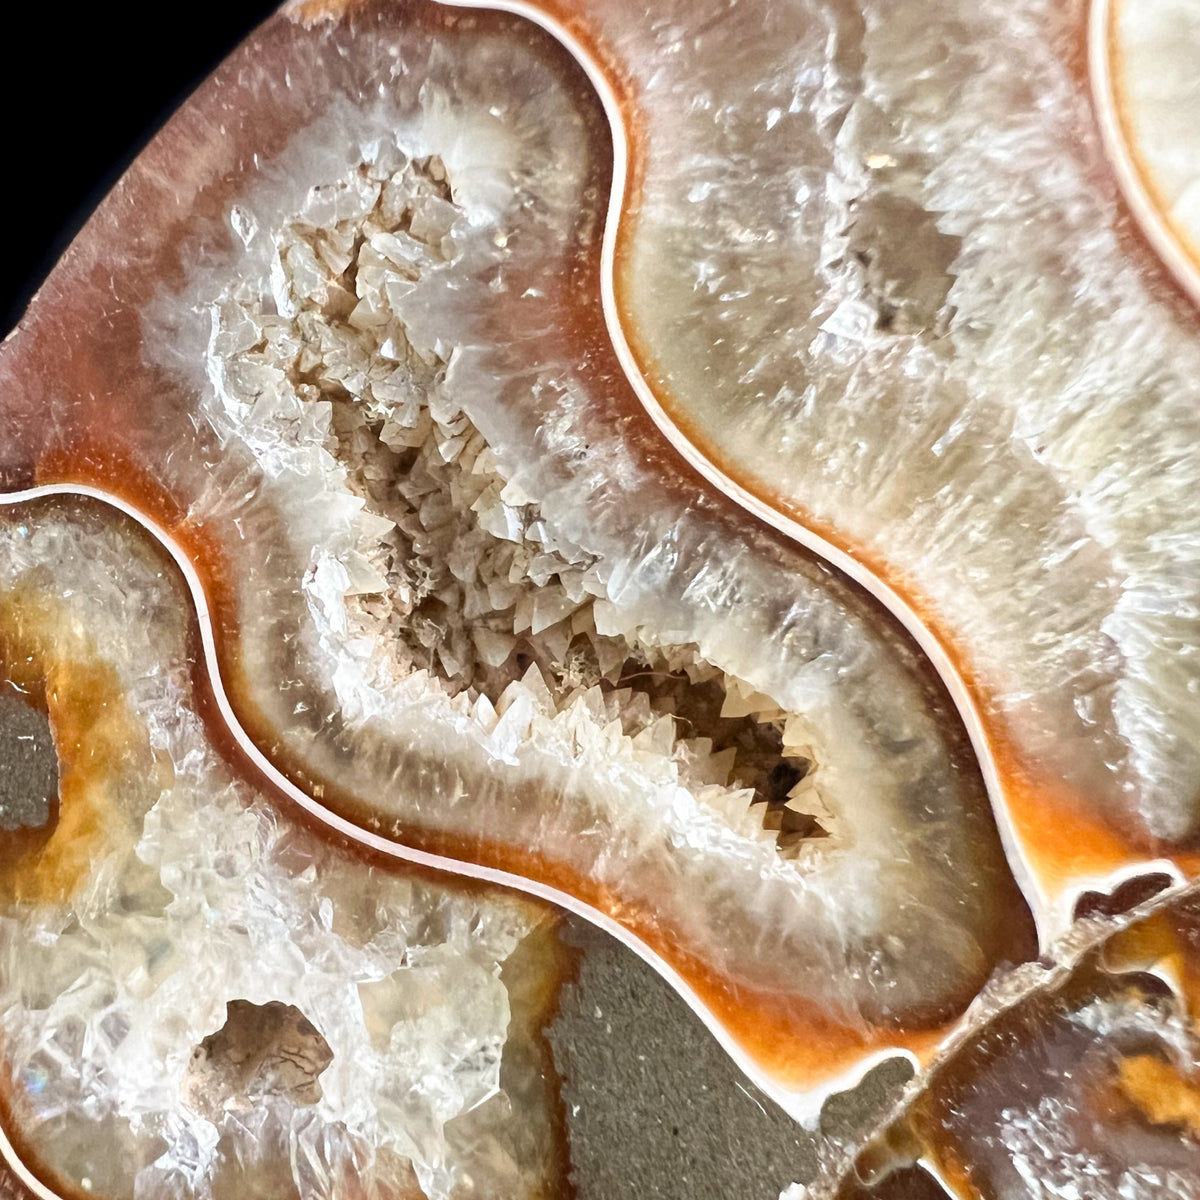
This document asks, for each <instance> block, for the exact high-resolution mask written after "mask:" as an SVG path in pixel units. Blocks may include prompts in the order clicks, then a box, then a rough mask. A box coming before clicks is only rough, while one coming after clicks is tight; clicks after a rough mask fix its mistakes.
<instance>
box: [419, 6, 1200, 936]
mask: <svg viewBox="0 0 1200 1200" xmlns="http://www.w3.org/2000/svg"><path fill="white" fill-rule="evenodd" d="M436 2H437V3H439V4H443V5H446V6H447V7H451V8H482V9H488V10H492V11H497V12H505V13H510V14H512V15H514V16H519V17H523V18H524V19H526V20H528V21H532V22H533V23H534V24H535V25H537V26H539V27H540V28H541V29H544V30H545V31H546V32H547V33H549V34H550V35H551V36H552V37H553V38H554V39H555V40H556V41H558V42H559V44H560V45H562V46H563V48H564V49H565V50H567V52H568V53H569V54H570V55H571V56H572V57H573V58H574V59H575V60H576V62H577V63H578V64H579V66H580V69H581V70H582V71H583V72H584V74H585V75H586V76H587V78H588V82H589V83H591V85H592V87H593V88H594V89H595V91H596V94H597V96H598V97H599V99H600V102H601V105H602V107H603V109H604V114H605V117H606V118H607V120H608V123H609V128H610V131H611V134H612V142H613V180H612V188H611V190H610V192H609V199H608V211H607V213H606V215H605V222H604V236H603V241H602V243H601V252H600V284H601V291H602V295H601V301H602V306H603V310H604V319H605V324H606V327H607V332H608V335H609V339H610V341H611V342H612V347H613V350H614V353H615V354H616V357H617V360H618V362H619V364H620V367H621V370H622V371H623V372H624V374H625V376H626V378H627V380H628V382H629V385H630V387H631V388H632V389H633V391H634V393H635V394H636V396H637V398H638V400H639V401H640V402H641V404H642V406H643V407H644V408H645V410H646V412H647V413H648V415H649V416H650V418H651V420H653V422H654V424H655V426H656V427H657V428H658V430H659V432H660V433H662V435H663V436H664V437H665V438H666V439H667V441H668V442H669V443H670V445H671V446H672V448H673V449H674V450H676V451H677V452H678V453H679V454H680V455H681V456H682V457H683V459H684V460H685V461H686V462H687V463H688V465H689V466H690V467H692V468H693V469H694V470H695V471H697V472H698V473H699V474H700V475H701V476H702V477H703V478H704V479H706V480H707V481H708V482H709V483H711V484H712V485H713V486H714V487H715V488H717V490H718V491H720V492H721V493H723V494H724V495H726V496H728V497H729V498H730V499H732V500H734V501H735V502H736V503H737V504H739V505H740V506H741V507H742V508H743V509H745V510H746V511H747V512H749V513H750V514H751V515H752V516H754V517H755V518H756V519H757V520H759V521H762V522H763V523H764V524H766V525H768V526H769V527H771V528H772V529H775V530H777V531H778V532H780V533H782V534H783V535H784V536H785V537H788V538H790V539H792V540H793V541H795V542H797V543H799V544H800V545H801V546H803V547H804V548H805V549H806V550H808V551H810V552H811V553H813V554H815V555H817V556H818V557H819V558H821V559H823V560H824V561H825V562H827V563H828V564H829V565H830V566H832V567H834V568H835V569H836V570H838V571H839V572H841V573H842V574H844V575H846V576H847V577H848V578H850V579H852V580H853V581H854V582H855V583H857V584H858V585H859V586H861V587H862V588H864V589H865V590H866V591H867V592H869V593H870V594H871V595H872V596H874V597H875V599H876V600H878V601H879V603H880V604H882V605H883V606H884V608H885V609H887V610H888V612H889V613H891V615H892V616H894V617H895V618H896V620H898V621H899V622H900V624H901V625H902V626H903V627H904V629H905V631H906V632H907V633H908V634H909V636H910V637H912V638H913V640H914V641H915V642H916V643H917V645H918V646H919V647H920V649H921V652H922V653H923V654H924V655H925V657H926V659H927V660H928V662H929V663H930V664H931V665H932V667H933V669H934V671H935V672H936V673H937V675H938V677H939V678H940V679H941V681H942V684H943V686H944V687H945V688H946V691H947V692H948V693H949V695H950V698H951V701H952V703H953V704H954V707H955V710H956V711H957V713H958V715H959V717H960V718H961V719H962V722H963V725H964V727H965V728H966V731H967V736H968V737H969V739H970V742H971V749H972V751H973V752H974V754H975V759H976V762H977V764H978V766H979V770H980V773H981V774H982V776H983V781H984V786H985V787H986V789H987V794H988V799H989V800H990V802H991V808H992V813H993V816H994V817H995V820H996V827H997V830H998V832H999V835H1000V841H1001V844H1002V846H1003V848H1004V852H1005V857H1006V859H1007V862H1008V866H1009V869H1010V870H1011V872H1012V874H1013V877H1014V879H1015V880H1016V883H1017V886H1018V887H1019V888H1020V890H1021V892H1022V894H1023V895H1024V896H1025V899H1026V901H1027V903H1028V904H1029V907H1030V909H1031V911H1032V913H1033V919H1034V922H1035V925H1036V927H1037V932H1038V940H1039V945H1040V948H1041V949H1042V950H1043V951H1045V950H1046V949H1047V948H1048V947H1049V946H1050V944H1051V943H1052V942H1054V941H1055V940H1056V939H1057V938H1059V937H1060V936H1062V934H1063V933H1064V932H1065V931H1066V930H1067V929H1068V928H1069V926H1070V925H1071V922H1072V920H1073V913H1074V909H1075V905H1076V904H1077V903H1078V901H1079V898H1080V897H1081V896H1082V895H1083V894H1084V892H1087V891H1111V890H1112V889H1113V888H1115V887H1118V886H1120V885H1121V884H1122V883H1124V882H1125V881H1126V880H1128V879H1131V878H1135V877H1137V876H1139V875H1146V874H1151V873H1157V872H1162V873H1164V874H1168V875H1170V876H1171V877H1172V878H1173V879H1175V880H1177V881H1180V882H1182V881H1183V879H1184V878H1185V875H1184V873H1183V872H1182V871H1181V870H1180V869H1179V867H1178V866H1177V865H1176V864H1175V863H1173V862H1171V861H1170V860H1167V859H1152V860H1144V861H1134V862H1130V863H1127V864H1124V865H1122V866H1120V867H1118V868H1116V869H1113V870H1110V871H1107V872H1105V873H1104V874H1102V875H1095V876H1079V877H1075V878H1072V879H1071V881H1070V883H1069V885H1067V886H1066V887H1062V888H1059V889H1057V890H1055V891H1053V892H1051V890H1050V888H1049V887H1048V884H1047V881H1046V880H1044V879H1043V878H1042V877H1041V875H1040V874H1039V872H1038V871H1037V870H1036V869H1035V868H1034V866H1033V863H1032V862H1031V861H1030V856H1029V852H1028V851H1027V849H1026V845H1025V843H1024V842H1023V840H1022V838H1021V836H1020V835H1019V833H1018V831H1017V828H1016V823H1015V820H1014V817H1013V814H1012V811H1011V810H1010V808H1009V804H1008V798H1007V795H1006V790H1005V786H1004V782H1003V779H1002V776H1001V771H1000V768H999V765H998V761H997V755H996V751H995V749H994V747H993V744H992V739H991V737H990V736H989V734H988V730H987V726H986V723H985V721H984V719H983V714H982V711H981V702H980V699H979V698H978V697H977V696H975V695H974V694H972V691H971V689H970V687H969V686H968V684H967V682H966V679H965V678H964V676H963V674H962V672H961V670H960V669H959V667H958V666H957V664H956V663H955V660H954V656H953V655H952V653H951V651H950V649H949V647H948V646H947V644H946V642H945V640H944V639H943V638H942V637H940V636H939V635H938V633H937V632H936V631H935V630H934V629H932V628H931V627H930V626H929V625H928V624H927V623H926V622H925V621H924V620H923V619H922V617H921V616H920V614H919V613H918V612H917V610H916V609H915V608H914V607H913V605H912V604H911V603H910V602H909V601H908V599H906V598H905V596H904V595H903V594H902V593H901V592H900V591H898V590H897V589H896V588H895V587H893V586H892V585H891V584H890V583H888V582H887V580H885V579H883V578H882V577H881V576H880V575H879V574H878V573H877V572H876V571H874V570H873V569H872V568H871V567H870V566H869V565H868V564H867V563H866V562H864V561H863V560H862V559H861V558H859V557H857V556H856V555H855V554H853V553H852V552H850V551H849V550H847V549H845V548H844V547H842V546H839V545H837V544H836V543H835V542H833V541H830V540H829V538H827V537H825V536H823V535H822V534H820V533H818V532H816V531H815V530H814V529H813V528H812V527H811V526H809V525H806V524H804V523H803V522H802V521H801V520H799V519H797V518H795V517H793V516H790V515H788V514H787V513H786V512H782V511H780V509H779V508H777V507H776V506H774V505H773V504H771V503H770V502H769V501H768V500H766V499H765V498H764V497H763V496H762V495H760V494H758V493H757V492H754V491H752V490H750V489H749V488H748V487H746V486H745V485H744V484H743V483H741V482H739V481H738V480H737V479H735V478H733V477H732V476H731V475H729V474H728V473H727V472H725V471H723V470H722V469H721V468H720V467H719V466H718V465H717V464H716V463H715V462H714V461H713V460H712V459H711V458H710V457H709V456H708V455H707V454H705V452H704V451H703V450H702V449H701V448H700V447H699V446H698V445H697V444H696V443H695V442H693V441H692V440H691V439H690V438H689V437H688V436H687V435H686V434H685V433H684V432H683V430H682V429H681V428H680V426H679V425H678V424H677V423H676V421H675V420H674V419H673V418H672V417H671V416H670V414H669V413H668V412H667V411H666V409H665V408H664V407H663V404H662V402H661V401H660V399H659V397H658V396H657V394H656V393H655V391H654V389H653V388H652V387H651V385H650V383H649V381H648V379H647V377H646V375H645V372H644V371H643V369H642V366H641V364H640V363H639V361H638V358H637V355H636V353H635V352H634V350H633V347H632V345H631V343H630V340H629V338H628V337H627V336H626V333H625V327H624V324H623V322H622V318H621V314H620V307H619V305H618V303H617V295H616V258H617V247H618V243H619V241H620V239H621V236H622V232H623V231H622V228H621V226H622V223H623V221H624V219H625V199H626V193H627V190H628V188H629V184H630V179H631V175H630V171H631V163H630V138H629V135H628V131H627V128H626V123H625V119H624V116H623V115H622V105H621V100H620V97H619V95H618V93H617V91H616V89H615V88H614V86H613V83H612V80H611V78H610V77H609V75H608V74H607V73H606V71H605V69H604V67H603V66H602V65H601V63H600V62H599V61H598V60H597V58H596V56H595V55H594V54H593V53H592V52H591V51H590V50H589V49H588V48H587V47H586V46H585V45H584V44H583V42H582V41H581V40H580V39H579V38H578V37H577V36H576V35H575V34H574V33H573V32H572V31H571V30H570V29H569V28H567V26H566V25H564V24H563V23H562V22H561V21H559V20H558V19H556V18H555V17H554V16H553V15H552V14H550V13H548V12H547V11H546V10H545V9H544V8H543V7H542V6H541V5H540V4H539V3H538V0H436ZM1107 2H1108V0H1094V3H1095V4H1097V5H1100V4H1104V3H1107ZM1197 299H1198V300H1200V294H1198V296H1197Z"/></svg>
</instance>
